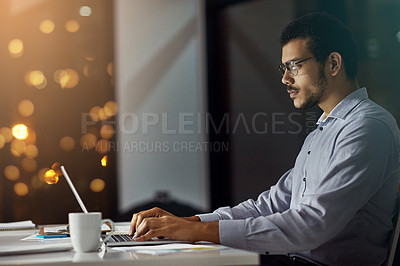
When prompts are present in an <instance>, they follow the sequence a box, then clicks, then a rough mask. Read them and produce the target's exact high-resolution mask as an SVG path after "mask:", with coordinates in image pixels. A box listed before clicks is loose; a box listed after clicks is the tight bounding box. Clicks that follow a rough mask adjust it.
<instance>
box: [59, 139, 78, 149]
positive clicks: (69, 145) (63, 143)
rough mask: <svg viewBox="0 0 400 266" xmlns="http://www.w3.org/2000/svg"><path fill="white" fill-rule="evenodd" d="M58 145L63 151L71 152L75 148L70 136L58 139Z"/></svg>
mask: <svg viewBox="0 0 400 266" xmlns="http://www.w3.org/2000/svg"><path fill="white" fill-rule="evenodd" d="M59 145H60V148H61V149H62V150H63V151H72V150H73V149H74V148H75V140H74V139H73V138H72V137H70V136H65V137H62V138H61V139H60V141H59Z"/></svg>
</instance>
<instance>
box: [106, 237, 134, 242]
mask: <svg viewBox="0 0 400 266" xmlns="http://www.w3.org/2000/svg"><path fill="white" fill-rule="evenodd" d="M111 239H112V240H111ZM108 241H114V242H132V241H133V240H132V238H131V237H130V236H129V235H111V238H110V239H109V240H108Z"/></svg>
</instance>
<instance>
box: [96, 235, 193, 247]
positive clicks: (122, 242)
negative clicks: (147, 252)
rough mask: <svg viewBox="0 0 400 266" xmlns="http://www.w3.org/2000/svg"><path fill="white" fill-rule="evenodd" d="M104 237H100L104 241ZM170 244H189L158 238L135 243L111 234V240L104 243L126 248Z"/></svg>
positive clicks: (109, 245)
mask: <svg viewBox="0 0 400 266" xmlns="http://www.w3.org/2000/svg"><path fill="white" fill-rule="evenodd" d="M104 237H105V235H102V238H103V239H104ZM171 243H190V242H187V241H179V240H172V239H166V238H164V239H160V238H152V239H151V240H148V241H135V240H133V239H132V238H131V237H130V236H129V235H128V234H115V235H114V234H113V235H111V238H110V239H108V240H107V241H106V243H105V244H106V246H107V247H127V246H150V245H162V244H171Z"/></svg>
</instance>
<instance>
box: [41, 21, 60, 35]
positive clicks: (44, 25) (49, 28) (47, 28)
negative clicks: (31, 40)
mask: <svg viewBox="0 0 400 266" xmlns="http://www.w3.org/2000/svg"><path fill="white" fill-rule="evenodd" d="M55 26H56V25H55V24H54V22H53V21H52V20H50V19H45V20H43V21H42V22H40V24H39V30H40V31H41V32H43V33H44V34H50V33H52V32H53V30H54V28H55Z"/></svg>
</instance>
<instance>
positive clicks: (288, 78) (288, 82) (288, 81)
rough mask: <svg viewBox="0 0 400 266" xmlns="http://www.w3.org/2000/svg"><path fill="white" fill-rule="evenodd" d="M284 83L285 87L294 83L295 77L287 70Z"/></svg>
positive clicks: (283, 79) (283, 77)
mask: <svg viewBox="0 0 400 266" xmlns="http://www.w3.org/2000/svg"><path fill="white" fill-rule="evenodd" d="M282 83H283V84H285V85H292V84H293V83H294V79H293V76H292V75H290V73H289V71H288V70H287V69H286V70H285V74H283V76H282Z"/></svg>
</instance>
